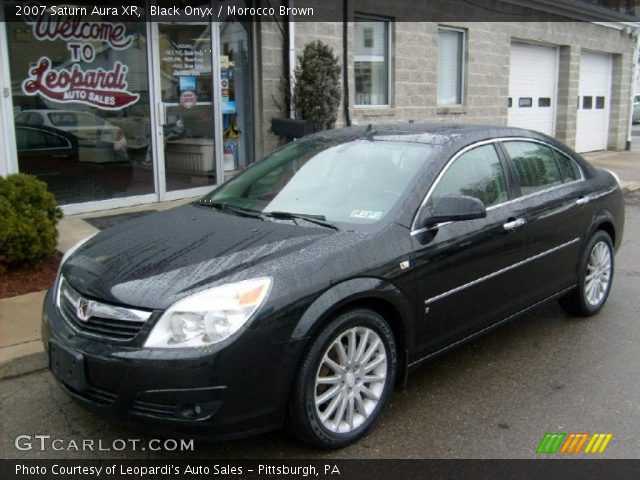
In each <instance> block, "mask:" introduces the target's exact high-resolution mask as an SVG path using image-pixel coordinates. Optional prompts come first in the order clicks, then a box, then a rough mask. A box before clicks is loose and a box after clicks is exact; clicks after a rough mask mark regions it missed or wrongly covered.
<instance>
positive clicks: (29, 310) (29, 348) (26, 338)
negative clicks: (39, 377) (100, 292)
mask: <svg viewBox="0 0 640 480" xmlns="http://www.w3.org/2000/svg"><path fill="white" fill-rule="evenodd" d="M192 200H193V199H185V200H177V201H172V202H162V203H156V204H151V205H140V206H136V207H128V208H119V209H115V210H109V211H105V212H99V213H89V214H83V215H71V216H68V217H64V218H63V219H62V220H61V221H60V223H59V224H58V233H59V235H58V247H57V248H58V250H59V251H60V252H62V253H65V252H66V251H67V250H69V249H70V248H71V247H72V246H73V245H75V244H76V243H77V242H79V241H80V240H82V239H84V238H86V237H88V236H90V235H93V234H94V233H97V232H98V229H97V228H95V227H93V226H91V225H90V224H89V223H87V222H85V221H84V219H85V218H89V217H90V218H96V217H102V216H109V215H119V214H124V213H132V212H138V211H140V210H166V209H167V208H172V207H176V206H178V205H182V204H184V203H187V202H190V201H192ZM45 293H46V292H44V291H42V292H35V293H28V294H26V295H19V296H17V297H11V298H4V299H2V300H0V379H2V378H9V377H15V376H17V375H23V374H25V373H30V372H34V371H36V370H40V369H43V368H46V366H47V364H46V362H47V360H46V356H45V354H44V349H43V345H42V341H41V335H40V319H41V315H42V303H43V300H44V296H45Z"/></svg>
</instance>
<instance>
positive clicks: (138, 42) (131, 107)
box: [6, 16, 154, 204]
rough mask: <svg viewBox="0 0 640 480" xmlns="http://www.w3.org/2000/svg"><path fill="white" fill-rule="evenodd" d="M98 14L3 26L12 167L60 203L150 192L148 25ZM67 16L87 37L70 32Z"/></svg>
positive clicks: (45, 17)
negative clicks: (14, 161) (11, 111)
mask: <svg viewBox="0 0 640 480" xmlns="http://www.w3.org/2000/svg"><path fill="white" fill-rule="evenodd" d="M100 20H101V19H100V17H97V16H92V17H90V18H89V17H86V18H85V17H81V18H76V17H73V18H72V17H61V16H56V17H55V18H51V17H48V16H43V17H40V18H34V19H31V20H30V21H29V22H28V23H27V22H25V23H16V22H9V23H7V27H6V28H7V36H8V50H9V63H10V70H11V78H12V94H13V105H14V115H15V133H16V140H17V145H16V147H17V152H18V167H19V171H20V172H22V173H28V174H32V175H35V176H36V177H38V178H40V179H41V180H43V181H45V182H46V183H47V184H48V186H49V189H50V190H51V191H52V192H53V193H54V195H55V196H56V199H57V201H58V203H60V204H71V203H79V202H86V201H94V200H104V199H110V198H117V197H124V196H130V195H140V194H146V193H153V192H154V176H153V175H154V174H153V165H152V161H151V159H150V157H149V155H148V147H149V146H150V139H151V126H150V120H149V119H150V115H149V87H148V85H149V82H148V77H149V75H148V68H147V38H146V26H145V24H144V23H141V22H140V23H136V22H131V23H114V22H112V21H105V22H101V21H100ZM75 21H79V22H80V23H83V22H89V21H90V22H91V26H92V27H91V28H87V29H85V30H86V32H89V33H88V34H84V35H82V36H80V35H77V34H76V33H74V32H77V31H79V29H78V28H76V29H75V30H74V29H71V28H68V27H69V25H70V22H75ZM95 25H97V26H95ZM81 37H82V38H81Z"/></svg>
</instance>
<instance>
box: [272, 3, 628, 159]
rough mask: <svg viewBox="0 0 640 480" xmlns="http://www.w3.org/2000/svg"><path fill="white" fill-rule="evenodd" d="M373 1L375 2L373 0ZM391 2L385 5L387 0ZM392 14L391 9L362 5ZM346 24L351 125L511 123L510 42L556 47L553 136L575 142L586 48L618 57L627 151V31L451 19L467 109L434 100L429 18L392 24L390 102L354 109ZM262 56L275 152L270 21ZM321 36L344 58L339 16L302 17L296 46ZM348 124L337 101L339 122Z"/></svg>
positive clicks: (616, 92) (276, 58)
mask: <svg viewBox="0 0 640 480" xmlns="http://www.w3.org/2000/svg"><path fill="white" fill-rule="evenodd" d="M369 5H370V4H369ZM387 5H388V4H387ZM357 11H358V12H360V13H366V14H374V15H376V14H377V15H381V14H385V13H386V14H388V15H390V16H391V15H392V12H388V11H363V10H361V9H358V10H357ZM350 20H351V21H349V23H348V31H349V37H348V52H349V54H348V56H349V58H348V60H349V62H348V64H349V90H350V107H349V111H350V115H351V119H352V121H353V123H354V124H360V125H363V124H368V123H374V124H376V123H399V122H407V121H409V120H414V121H416V122H421V121H429V122H462V123H490V124H498V125H506V124H507V98H508V89H509V58H510V46H511V43H512V42H513V41H523V42H532V43H542V44H547V45H554V46H558V47H559V72H558V73H559V79H558V98H557V110H556V117H557V118H556V137H557V138H558V139H559V140H561V141H563V142H564V143H566V144H568V145H569V146H574V144H575V133H576V99H577V96H578V85H579V76H580V52H581V50H582V49H590V50H595V51H601V52H607V53H612V54H614V56H613V59H614V60H613V75H612V98H611V118H610V125H609V148H611V149H623V148H624V147H625V141H626V134H627V128H628V122H629V102H630V96H631V85H632V78H633V77H632V75H633V68H632V65H633V63H632V62H633V53H634V46H635V41H634V39H632V38H631V37H630V36H629V35H626V34H624V33H623V32H622V31H619V30H616V29H613V28H608V27H604V26H601V25H595V24H591V23H579V22H563V23H561V22H536V23H533V22H532V23H523V22H518V23H517V22H499V23H498V22H474V23H469V22H450V23H443V24H442V25H446V26H451V27H458V28H464V29H465V30H466V31H467V42H468V44H467V63H466V83H465V101H464V105H463V106H462V107H451V108H442V107H438V106H437V101H436V95H437V81H436V80H437V73H436V72H437V31H438V24H437V23H432V22H394V23H393V27H392V28H393V30H392V35H393V52H392V56H393V58H392V71H393V86H392V100H391V105H390V106H389V107H384V108H376V107H354V105H353V98H354V92H355V85H354V68H353V38H354V27H353V21H352V20H353V17H351V18H350ZM260 27H261V28H260V39H259V45H261V48H260V51H261V54H262V60H261V61H262V72H261V89H262V90H261V91H262V95H263V98H262V114H263V120H262V124H263V125H262V129H261V133H262V135H263V138H262V139H261V140H260V141H261V143H259V145H262V148H263V153H265V154H266V153H268V152H269V151H271V150H272V149H273V148H274V147H275V146H276V145H277V144H278V143H279V140H278V139H277V138H276V137H275V136H274V135H273V134H271V133H269V126H270V119H271V117H272V116H274V115H280V113H279V112H277V108H274V105H273V102H272V100H271V99H270V98H268V97H269V95H271V94H273V93H274V92H276V93H277V82H278V81H279V78H280V76H281V75H282V53H281V51H279V49H280V48H281V44H282V37H281V35H280V33H279V32H278V31H277V29H276V28H275V27H274V26H273V25H272V24H270V23H263V24H261V26H260ZM313 40H322V41H324V42H326V43H327V44H329V45H330V46H332V47H333V48H334V51H335V53H336V54H337V56H338V57H339V58H340V59H342V24H341V23H340V22H318V23H312V22H298V23H296V26H295V42H296V51H297V53H300V52H301V51H302V49H303V48H304V45H305V44H306V43H307V42H310V41H313ZM342 125H344V115H343V107H342V106H341V107H340V113H339V120H338V124H337V126H342Z"/></svg>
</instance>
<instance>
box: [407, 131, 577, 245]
mask: <svg viewBox="0 0 640 480" xmlns="http://www.w3.org/2000/svg"><path fill="white" fill-rule="evenodd" d="M509 141H525V142H532V143H539V144H542V145H545V146H547V147H549V148H551V149H552V150H553V152H554V154H555V153H556V152H559V153H561V154H564V155H566V156H568V157H569V158H570V159H571V160H573V161H574V162H575V164H576V165H577V166H578V170H579V171H580V178H579V179H578V180H573V181H571V182H567V183H564V182H563V183H561V184H560V185H554V186H552V187H550V188H548V189H546V190H540V191H537V192H534V193H530V194H527V195H522V194H521V193H522V192H521V190H520V183H519V181H518V179H517V178H516V177H515V172H514V167H513V163H512V161H511V158H510V157H509V155H508V154H507V152H506V149H505V148H504V146H503V145H502V144H503V143H505V142H509ZM488 144H494V147H495V149H496V150H497V151H498V155H499V157H500V162H501V163H502V168H503V169H504V170H505V174H506V175H507V188H508V190H509V199H508V200H507V201H506V202H503V203H499V204H497V205H492V206H491V207H487V212H490V211H491V210H494V209H497V208H501V207H503V206H506V205H510V204H512V203H515V202H520V201H522V200H526V199H529V198H531V197H535V196H537V195H542V194H544V193H548V192H550V191H553V190H556V189H559V188H564V187H566V186H568V185H573V184H576V183H579V182H584V181H585V180H586V176H585V173H584V169H583V168H582V166H581V165H580V162H578V161H577V160H576V159H575V158H574V157H573V156H572V155H570V154H568V153H567V152H565V151H563V150H562V149H560V148H558V147H556V146H555V145H552V144H550V143H547V142H545V141H543V140H538V139H537V138H530V137H496V138H491V139H489V140H481V141H478V142H474V143H471V144H469V145H466V146H465V147H463V148H461V149H460V150H458V151H457V152H456V153H454V154H453V155H452V156H451V157H450V158H449V159H448V160H447V161H446V162H445V164H444V166H443V167H442V169H441V170H440V172H439V173H438V175H437V176H436V178H435V179H434V180H433V182H432V183H431V185H430V186H429V189H428V190H427V193H426V194H425V196H424V198H423V199H422V203H420V206H419V207H418V209H417V210H416V213H415V215H414V216H413V220H412V221H411V235H418V234H420V233H422V232H424V231H426V230H428V229H427V228H423V227H420V228H417V225H416V222H417V220H418V218H419V217H420V213H421V212H422V209H423V208H425V207H426V206H428V205H429V202H430V200H431V194H432V193H433V191H434V190H435V188H436V186H437V185H438V182H440V180H441V179H442V177H443V176H444V175H445V173H446V172H447V170H448V169H449V167H450V165H451V164H453V162H455V161H456V159H457V158H458V157H460V156H461V155H464V154H465V153H466V152H468V151H469V150H473V149H474V148H476V147H480V146H482V145H488ZM556 164H557V161H556ZM558 168H560V167H559V166H558Z"/></svg>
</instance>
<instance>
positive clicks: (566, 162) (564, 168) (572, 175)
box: [556, 152, 582, 183]
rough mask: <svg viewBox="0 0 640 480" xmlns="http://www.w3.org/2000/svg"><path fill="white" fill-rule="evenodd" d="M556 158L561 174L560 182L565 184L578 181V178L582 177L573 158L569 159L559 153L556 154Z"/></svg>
mask: <svg viewBox="0 0 640 480" xmlns="http://www.w3.org/2000/svg"><path fill="white" fill-rule="evenodd" d="M556 158H557V159H558V166H559V167H560V173H562V180H563V181H564V182H565V183H566V182H572V181H574V180H579V179H580V177H582V174H581V173H580V167H579V166H578V164H577V163H576V161H575V160H574V159H573V158H570V157H569V156H567V155H565V154H564V153H560V152H556Z"/></svg>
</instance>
